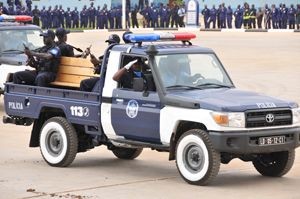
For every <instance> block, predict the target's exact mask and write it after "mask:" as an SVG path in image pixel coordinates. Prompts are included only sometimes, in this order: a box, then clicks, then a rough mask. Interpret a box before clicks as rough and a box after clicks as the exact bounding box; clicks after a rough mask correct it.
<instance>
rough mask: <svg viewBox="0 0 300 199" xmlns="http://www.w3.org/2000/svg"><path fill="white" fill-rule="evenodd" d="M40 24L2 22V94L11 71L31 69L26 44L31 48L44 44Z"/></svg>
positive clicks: (0, 32) (0, 66) (0, 61)
mask: <svg viewBox="0 0 300 199" xmlns="http://www.w3.org/2000/svg"><path fill="white" fill-rule="evenodd" d="M40 33H41V29H40V27H38V26H34V25H29V24H23V23H19V22H0V38H1V42H0V94H3V91H4V83H5V81H6V79H7V77H8V74H9V73H14V72H17V71H24V70H25V69H30V67H28V66H26V60H27V56H26V55H25V54H24V45H26V46H28V47H29V48H30V49H31V50H33V49H36V48H39V47H42V46H43V38H42V37H40V36H39V35H40Z"/></svg>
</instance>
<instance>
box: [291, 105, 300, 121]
mask: <svg viewBox="0 0 300 199" xmlns="http://www.w3.org/2000/svg"><path fill="white" fill-rule="evenodd" d="M292 112H293V124H300V108H294V109H292Z"/></svg>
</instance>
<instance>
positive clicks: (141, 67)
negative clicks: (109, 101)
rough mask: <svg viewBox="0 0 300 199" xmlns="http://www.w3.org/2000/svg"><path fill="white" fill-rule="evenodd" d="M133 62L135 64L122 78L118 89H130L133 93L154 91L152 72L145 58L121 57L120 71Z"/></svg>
mask: <svg viewBox="0 0 300 199" xmlns="http://www.w3.org/2000/svg"><path fill="white" fill-rule="evenodd" d="M133 61H136V63H134V64H133V65H132V66H131V67H130V69H129V70H128V71H127V72H126V73H125V74H124V75H123V76H122V78H121V81H119V84H118V88H124V89H131V90H134V91H142V90H143V91H145V90H147V91H156V87H155V83H154V80H153V75H152V71H151V69H150V67H149V65H148V59H147V58H146V57H141V56H130V55H123V56H122V58H121V62H120V63H121V65H120V69H121V68H123V67H125V66H126V65H128V64H130V62H133ZM137 87H139V88H137Z"/></svg>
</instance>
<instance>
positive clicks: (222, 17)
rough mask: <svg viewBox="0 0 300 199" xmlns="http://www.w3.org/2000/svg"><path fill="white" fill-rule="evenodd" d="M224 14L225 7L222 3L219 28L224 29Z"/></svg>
mask: <svg viewBox="0 0 300 199" xmlns="http://www.w3.org/2000/svg"><path fill="white" fill-rule="evenodd" d="M226 12H227V9H226V7H225V4H224V3H222V5H221V8H220V10H219V18H220V28H226Z"/></svg>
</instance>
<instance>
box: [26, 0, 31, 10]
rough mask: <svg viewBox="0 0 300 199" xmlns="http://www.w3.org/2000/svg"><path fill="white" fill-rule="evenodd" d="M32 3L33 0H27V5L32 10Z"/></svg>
mask: <svg viewBox="0 0 300 199" xmlns="http://www.w3.org/2000/svg"><path fill="white" fill-rule="evenodd" d="M31 5H32V1H31V0H26V6H27V9H28V10H29V11H31Z"/></svg>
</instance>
